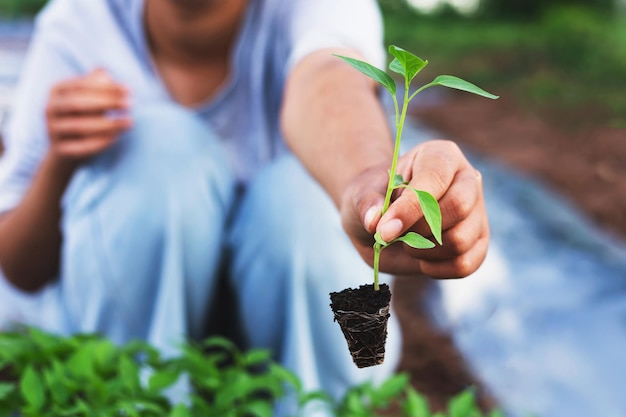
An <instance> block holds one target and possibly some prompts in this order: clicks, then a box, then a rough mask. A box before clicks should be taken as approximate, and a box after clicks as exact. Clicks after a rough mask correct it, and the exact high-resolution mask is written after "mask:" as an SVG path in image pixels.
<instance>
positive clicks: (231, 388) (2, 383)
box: [0, 328, 502, 417]
mask: <svg viewBox="0 0 626 417" xmlns="http://www.w3.org/2000/svg"><path fill="white" fill-rule="evenodd" d="M181 386H182V389H179V390H178V391H179V394H180V392H182V393H183V394H184V395H183V396H182V397H181V395H176V394H172V392H173V391H177V390H176V388H179V387H181ZM172 388H174V390H172ZM288 395H293V396H294V399H295V400H296V401H295V402H294V413H295V414H294V415H306V414H307V412H309V411H314V410H315V409H322V410H324V411H326V413H327V414H328V415H330V416H336V417H376V416H384V415H390V412H393V415H396V416H398V417H445V416H446V415H447V416H449V417H481V416H482V415H483V414H482V413H481V412H480V411H479V408H478V406H477V404H476V401H475V398H476V396H475V392H474V390H471V389H470V390H467V391H464V392H462V393H460V394H459V395H457V396H456V397H454V398H453V399H452V400H451V401H450V403H449V405H448V411H447V414H442V413H435V414H432V413H431V411H430V410H429V407H428V403H427V401H426V399H425V398H424V397H423V396H422V395H420V394H419V393H417V392H416V391H415V390H414V389H413V388H412V387H411V385H410V382H409V378H408V376H407V375H406V374H397V375H394V376H392V377H391V378H389V379H388V380H386V381H384V382H383V383H382V384H380V385H374V384H371V383H369V382H367V383H363V384H360V385H357V386H354V387H351V388H350V389H349V390H348V391H347V392H346V393H345V394H344V395H343V396H342V397H341V398H340V399H338V400H335V399H333V398H331V397H330V396H329V395H328V394H327V393H325V392H322V391H315V392H305V391H304V390H303V389H302V384H301V382H300V380H299V379H298V378H297V377H296V376H295V375H294V374H292V373H291V372H289V371H288V370H286V369H285V368H283V367H281V366H280V365H278V364H276V363H274V362H273V361H272V359H271V358H270V354H269V352H267V351H265V350H255V349H252V350H248V351H241V350H239V349H238V348H236V346H235V345H234V344H233V343H231V342H230V341H228V340H226V339H223V338H220V337H212V338H209V339H207V340H205V341H203V342H201V343H191V342H189V343H185V344H183V345H182V346H181V349H180V354H179V355H177V356H174V357H171V358H164V357H163V356H162V355H160V353H159V352H158V351H157V350H156V349H155V348H153V347H151V346H149V345H148V344H146V343H144V342H138V341H134V342H130V343H127V344H125V345H122V346H117V345H114V344H113V343H111V342H110V341H109V340H108V339H106V338H104V337H102V336H99V335H97V334H79V335H75V336H69V337H63V336H56V335H52V334H49V333H45V332H42V331H40V330H37V329H35V328H24V329H20V330H17V331H13V332H6V333H0V416H1V417H10V416H15V415H17V414H16V413H19V415H21V416H24V417H65V416H67V417H82V416H85V417H87V416H89V417H92V416H95V417H115V416H120V417H129V416H136V417H144V416H146V417H205V416H221V417H271V416H272V415H273V414H274V406H275V404H276V402H277V401H278V400H281V399H285V398H286V396H288ZM501 416H502V414H499V413H498V412H493V413H492V414H490V417H501Z"/></svg>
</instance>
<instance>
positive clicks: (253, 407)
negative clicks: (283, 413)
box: [244, 400, 273, 417]
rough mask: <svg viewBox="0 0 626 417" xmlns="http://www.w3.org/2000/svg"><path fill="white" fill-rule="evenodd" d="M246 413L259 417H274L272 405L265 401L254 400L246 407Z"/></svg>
mask: <svg viewBox="0 0 626 417" xmlns="http://www.w3.org/2000/svg"><path fill="white" fill-rule="evenodd" d="M244 411H245V415H252V416H257V417H272V414H273V409H272V405H271V404H270V403H268V402H265V401H260V400H257V401H253V402H251V403H249V404H247V405H246V406H245V407H244Z"/></svg>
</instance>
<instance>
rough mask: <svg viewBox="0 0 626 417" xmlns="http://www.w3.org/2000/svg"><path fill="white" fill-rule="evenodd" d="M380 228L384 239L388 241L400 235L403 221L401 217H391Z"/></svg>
mask: <svg viewBox="0 0 626 417" xmlns="http://www.w3.org/2000/svg"><path fill="white" fill-rule="evenodd" d="M378 230H379V231H380V234H381V237H382V238H383V240H385V241H387V242H388V241H390V240H393V239H395V238H396V237H398V235H400V233H401V232H402V221H400V219H391V220H389V221H388V222H385V223H384V224H383V225H381V226H380V228H379V229H378Z"/></svg>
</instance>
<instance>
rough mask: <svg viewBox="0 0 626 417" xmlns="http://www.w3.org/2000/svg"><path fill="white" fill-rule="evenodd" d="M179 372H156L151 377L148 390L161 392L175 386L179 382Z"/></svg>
mask: <svg viewBox="0 0 626 417" xmlns="http://www.w3.org/2000/svg"><path fill="white" fill-rule="evenodd" d="M178 376H179V372H178V371H175V370H163V371H156V372H155V373H154V374H152V375H151V376H150V380H149V381H148V388H149V389H150V391H153V392H160V391H162V390H164V389H165V388H167V387H170V386H172V385H174V383H175V382H176V381H177V380H178Z"/></svg>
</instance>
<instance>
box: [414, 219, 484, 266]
mask: <svg viewBox="0 0 626 417" xmlns="http://www.w3.org/2000/svg"><path fill="white" fill-rule="evenodd" d="M488 234H489V222H488V221H487V216H486V214H485V213H484V211H483V210H482V209H481V210H475V211H474V212H473V213H472V214H471V215H470V216H469V217H468V218H466V219H464V220H463V221H462V222H460V223H457V224H456V225H454V226H453V227H452V228H450V229H447V230H446V231H444V232H443V234H442V241H443V245H437V246H435V247H434V248H432V249H429V250H423V249H414V248H411V247H409V246H407V245H404V248H405V251H406V252H407V253H408V254H409V255H410V256H413V257H415V258H419V259H423V260H425V261H432V262H435V261H445V260H449V259H454V258H456V257H459V256H461V255H463V254H465V253H467V252H469V251H471V250H472V248H473V247H474V245H476V242H478V241H479V240H480V239H482V238H483V237H484V236H485V235H488ZM431 239H432V238H431Z"/></svg>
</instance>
